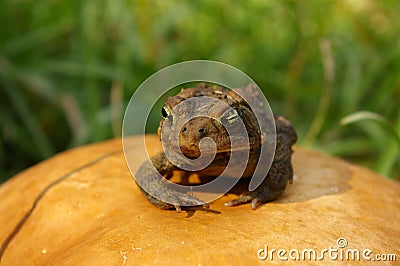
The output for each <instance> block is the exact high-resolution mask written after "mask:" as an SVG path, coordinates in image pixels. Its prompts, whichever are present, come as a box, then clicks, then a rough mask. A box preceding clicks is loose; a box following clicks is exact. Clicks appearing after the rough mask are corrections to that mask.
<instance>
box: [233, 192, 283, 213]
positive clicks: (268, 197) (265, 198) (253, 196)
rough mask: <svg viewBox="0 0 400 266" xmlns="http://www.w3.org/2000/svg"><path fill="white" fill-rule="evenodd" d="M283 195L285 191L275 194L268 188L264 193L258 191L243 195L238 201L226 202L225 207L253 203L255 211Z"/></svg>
mask: <svg viewBox="0 0 400 266" xmlns="http://www.w3.org/2000/svg"><path fill="white" fill-rule="evenodd" d="M261 192H262V193H261ZM282 193H283V190H282V191H275V192H274V191H271V190H269V189H268V188H266V189H262V191H259V190H258V189H256V190H255V191H252V192H246V193H243V194H241V195H240V196H239V198H237V199H234V200H231V201H228V202H226V203H225V206H229V207H233V206H237V205H242V204H245V203H249V202H251V208H252V209H253V210H255V209H257V207H258V206H260V205H261V204H263V203H266V202H269V201H272V200H275V199H277V198H278V197H279V196H280V195H281V194H282Z"/></svg>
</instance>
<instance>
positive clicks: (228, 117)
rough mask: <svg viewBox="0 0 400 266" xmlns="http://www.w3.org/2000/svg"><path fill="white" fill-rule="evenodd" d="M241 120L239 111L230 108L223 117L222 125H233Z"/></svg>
mask: <svg viewBox="0 0 400 266" xmlns="http://www.w3.org/2000/svg"><path fill="white" fill-rule="evenodd" d="M238 120H239V114H238V111H237V110H236V109H234V108H230V109H229V110H228V111H227V112H226V113H225V114H224V115H223V116H222V123H224V124H225V123H227V124H232V123H235V122H236V121H238Z"/></svg>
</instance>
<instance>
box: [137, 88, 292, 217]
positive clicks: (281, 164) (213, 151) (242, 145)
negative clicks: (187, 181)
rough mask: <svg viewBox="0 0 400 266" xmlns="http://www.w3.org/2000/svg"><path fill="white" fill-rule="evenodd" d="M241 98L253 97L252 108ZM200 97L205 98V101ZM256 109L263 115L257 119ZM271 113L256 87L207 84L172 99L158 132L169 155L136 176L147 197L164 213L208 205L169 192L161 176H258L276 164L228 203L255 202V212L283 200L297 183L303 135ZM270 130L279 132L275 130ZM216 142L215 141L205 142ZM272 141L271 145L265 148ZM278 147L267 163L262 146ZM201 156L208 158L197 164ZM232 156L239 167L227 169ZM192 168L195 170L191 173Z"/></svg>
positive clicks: (154, 159)
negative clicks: (295, 159)
mask: <svg viewBox="0 0 400 266" xmlns="http://www.w3.org/2000/svg"><path fill="white" fill-rule="evenodd" d="M239 94H240V95H241V96H243V95H247V97H245V98H246V99H249V97H250V98H251V100H252V104H251V106H250V105H249V104H248V102H246V101H245V100H244V99H243V98H242V97H241V96H240V95H239ZM200 98H202V99H205V100H202V101H199V100H198V99H200ZM194 99H195V101H193V100H194ZM191 100H192V101H191ZM254 108H256V109H257V111H258V113H257V114H261V117H260V116H257V115H256V112H255V109H254ZM263 108H264V109H263ZM265 113H266V112H265V106H264V102H263V101H262V100H261V98H260V94H259V90H258V88H257V87H256V86H254V85H249V86H247V87H245V88H241V89H236V90H228V89H224V88H222V87H219V86H208V85H206V84H204V83H202V84H200V85H199V86H198V87H196V88H188V89H183V90H182V91H181V92H180V93H178V94H177V95H176V96H174V97H168V99H167V101H166V103H165V106H164V107H163V109H162V116H163V118H162V120H161V122H160V127H159V129H158V134H159V135H160V138H161V141H162V143H163V148H164V151H162V152H160V153H158V154H157V155H155V156H153V157H151V158H150V160H148V161H146V162H145V163H143V164H142V165H141V167H140V168H139V170H138V171H137V172H136V175H135V180H136V182H137V183H139V187H140V188H141V190H142V192H143V194H144V196H145V197H146V198H147V199H148V200H149V201H150V202H151V203H152V204H154V205H155V206H157V207H159V208H161V209H173V208H175V209H176V210H177V211H180V207H181V206H190V205H191V206H195V205H203V206H207V204H206V203H205V202H204V201H202V200H199V199H197V198H195V197H194V196H192V195H188V194H187V193H184V192H180V191H176V190H173V189H171V188H169V187H168V186H167V185H166V184H167V182H165V181H166V180H164V179H163V178H162V177H161V176H163V177H165V178H167V179H169V178H170V177H171V176H172V175H173V171H175V170H181V171H184V173H186V174H190V173H192V172H196V173H197V174H199V176H200V177H202V176H205V177H217V176H219V175H221V174H222V175H225V174H228V175H229V176H233V177H234V178H241V177H252V176H253V174H254V175H255V172H257V170H255V169H256V165H257V164H258V165H261V166H262V165H265V167H266V168H267V167H269V166H270V168H269V172H267V171H268V169H266V171H265V172H264V174H263V176H262V178H263V179H261V181H262V183H261V184H260V185H259V186H258V187H257V188H256V189H254V190H252V191H245V192H244V193H243V194H241V195H240V196H239V198H237V199H235V200H233V201H229V202H227V203H226V204H225V205H226V206H236V205H240V204H243V203H247V202H251V207H252V209H255V208H256V207H257V206H258V205H260V204H262V203H264V202H268V201H272V200H275V199H276V198H278V197H279V196H280V195H281V194H282V193H283V191H284V190H285V188H286V185H287V182H288V181H289V182H290V183H291V182H292V178H293V170H292V165H291V155H292V153H293V151H292V145H293V144H294V143H295V142H296V140H297V134H296V131H295V129H294V127H293V126H292V125H291V123H290V122H289V121H288V120H286V119H285V118H284V117H282V116H277V117H275V116H274V117H273V118H272V119H269V121H268V117H267V115H265ZM271 117H272V116H271ZM257 118H261V119H264V120H265V121H266V122H265V123H267V125H268V126H269V127H267V130H265V131H268V132H265V131H263V130H261V129H260V128H261V127H260V125H259V120H258V119H257ZM270 120H274V121H270ZM274 124H275V128H274V127H273V125H274ZM268 128H272V129H274V130H271V132H269V130H268ZM275 136H276V139H275ZM210 139H212V140H213V141H212V142H210V141H205V140H210ZM275 140H276V141H275ZM268 141H269V145H262V144H264V143H266V142H268ZM176 143H177V144H176ZM235 143H236V144H235ZM275 144H276V149H275V153H273V151H274V150H271V149H267V152H268V154H269V156H270V158H271V160H270V164H268V163H267V161H266V160H267V159H265V158H266V157H262V158H264V159H263V160H261V159H260V156H261V155H260V154H261V146H264V147H265V146H268V147H269V148H271V147H272V148H275ZM179 154H181V155H179ZM235 155H237V156H235ZM272 156H273V157H272ZM199 158H201V159H202V160H197V161H200V162H197V161H196V159H199ZM230 158H236V159H235V160H233V159H232V160H233V163H232V162H231V163H230V164H229V167H227V165H228V162H229V161H230ZM242 158H243V159H242ZM247 158H248V160H245V159H247ZM171 161H173V162H171ZM259 161H260V162H259ZM204 162H207V164H206V167H203V164H204ZM188 166H189V168H190V167H191V168H190V170H187V169H188V168H187V167H188ZM261 168H262V167H261ZM193 169H194V170H193ZM240 169H242V170H240ZM225 170H226V171H227V172H224V171H225ZM261 172H262V171H261ZM257 173H260V172H257ZM265 175H266V177H265ZM264 177H265V178H264ZM261 181H260V182H261Z"/></svg>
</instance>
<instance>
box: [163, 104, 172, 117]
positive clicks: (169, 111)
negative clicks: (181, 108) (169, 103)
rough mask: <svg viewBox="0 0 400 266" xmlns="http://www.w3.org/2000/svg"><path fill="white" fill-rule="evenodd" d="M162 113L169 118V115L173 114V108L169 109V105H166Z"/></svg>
mask: <svg viewBox="0 0 400 266" xmlns="http://www.w3.org/2000/svg"><path fill="white" fill-rule="evenodd" d="M161 114H162V116H163V117H164V118H168V117H169V116H170V115H171V110H169V108H168V107H166V106H164V107H163V108H162V109H161Z"/></svg>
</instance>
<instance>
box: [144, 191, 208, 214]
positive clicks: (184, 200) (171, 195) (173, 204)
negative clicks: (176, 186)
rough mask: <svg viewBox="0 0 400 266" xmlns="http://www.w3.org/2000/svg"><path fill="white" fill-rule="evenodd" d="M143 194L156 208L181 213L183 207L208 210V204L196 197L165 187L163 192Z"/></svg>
mask: <svg viewBox="0 0 400 266" xmlns="http://www.w3.org/2000/svg"><path fill="white" fill-rule="evenodd" d="M141 190H142V193H143V195H144V196H145V197H146V198H147V200H148V201H149V202H150V203H152V204H153V205H155V206H156V207H158V208H160V209H164V210H168V209H174V208H175V210H176V211H177V212H180V211H181V207H191V206H203V207H206V208H208V204H207V203H206V202H204V201H202V200H200V199H198V198H196V197H193V196H190V195H187V194H185V193H181V192H177V191H175V190H171V189H168V188H166V187H164V188H163V189H162V191H160V190H158V191H155V190H152V191H151V195H150V194H149V193H147V192H146V191H144V190H143V189H141Z"/></svg>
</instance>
